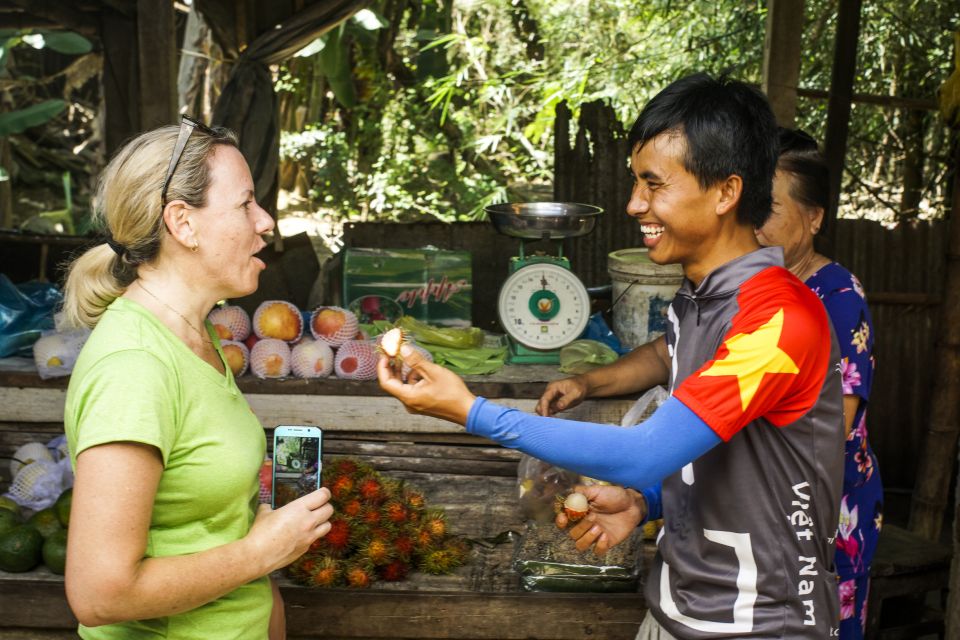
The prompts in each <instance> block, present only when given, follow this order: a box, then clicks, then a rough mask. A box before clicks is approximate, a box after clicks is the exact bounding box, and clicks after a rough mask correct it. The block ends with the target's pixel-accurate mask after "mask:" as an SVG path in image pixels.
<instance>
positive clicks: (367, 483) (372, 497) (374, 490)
mask: <svg viewBox="0 0 960 640" xmlns="http://www.w3.org/2000/svg"><path fill="white" fill-rule="evenodd" d="M357 491H359V493H360V496H361V497H362V498H363V499H364V500H366V501H368V502H374V503H380V502H383V499H384V498H385V497H386V496H385V494H384V490H383V482H381V480H380V479H379V478H378V477H377V476H375V475H373V474H370V475H368V476H366V477H365V478H363V479H362V480H360V482H359V484H358V485H357Z"/></svg>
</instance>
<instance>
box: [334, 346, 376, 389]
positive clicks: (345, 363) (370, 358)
mask: <svg viewBox="0 0 960 640" xmlns="http://www.w3.org/2000/svg"><path fill="white" fill-rule="evenodd" d="M333 367H334V370H335V371H336V372H337V377H338V378H344V379H346V380H374V379H376V377H377V351H376V348H375V347H374V346H373V343H371V342H367V341H365V340H348V341H346V342H344V343H343V344H342V345H341V346H340V347H339V348H338V349H337V357H336V359H335V360H334V363H333Z"/></svg>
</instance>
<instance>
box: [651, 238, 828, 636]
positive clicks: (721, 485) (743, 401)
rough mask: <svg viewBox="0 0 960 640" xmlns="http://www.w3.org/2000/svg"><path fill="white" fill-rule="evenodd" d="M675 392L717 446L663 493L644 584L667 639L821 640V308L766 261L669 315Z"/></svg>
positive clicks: (776, 259)
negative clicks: (659, 526)
mask: <svg viewBox="0 0 960 640" xmlns="http://www.w3.org/2000/svg"><path fill="white" fill-rule="evenodd" d="M669 319H670V322H669V327H668V331H667V345H668V349H669V353H670V356H671V358H672V372H671V373H672V380H671V392H672V393H673V395H674V396H675V397H676V398H677V399H679V400H680V401H681V402H683V403H684V404H685V405H686V406H687V407H689V408H690V409H691V410H693V411H694V413H696V414H697V415H698V416H699V417H700V418H701V419H702V420H703V421H704V422H706V423H707V424H708V425H709V426H710V427H711V428H712V429H713V430H714V431H715V432H716V433H717V434H718V435H719V436H720V437H721V438H722V439H723V440H724V442H722V443H721V444H720V445H718V446H716V447H715V448H713V449H712V450H711V451H709V452H708V453H706V454H705V455H703V456H701V457H700V458H698V459H697V460H695V461H694V462H692V463H690V464H688V465H686V466H685V467H684V468H683V469H682V470H681V471H680V472H678V473H675V474H674V475H672V476H670V477H668V478H667V479H665V480H664V482H663V513H664V521H665V526H664V528H663V530H662V531H661V534H660V538H659V539H658V541H657V545H658V549H657V555H656V558H655V560H654V563H653V568H652V571H651V573H650V575H649V576H648V578H647V583H646V598H647V603H648V606H649V607H650V609H651V612H652V613H653V615H654V616H655V617H656V618H657V620H658V621H659V622H660V623H661V624H662V625H663V626H664V628H666V629H667V630H668V631H669V632H670V633H671V634H673V635H675V636H676V637H677V638H683V639H687V638H741V637H750V638H828V637H831V636H835V635H837V627H838V622H839V603H838V599H837V585H836V576H835V574H834V571H833V555H834V537H835V535H836V529H837V522H838V517H839V503H840V489H841V480H842V475H843V442H844V433H843V423H842V420H843V417H842V415H843V413H842V391H841V385H840V371H839V361H840V357H839V350H838V348H837V342H836V339H835V338H834V337H833V335H832V329H831V326H830V322H829V320H828V318H827V315H826V312H825V310H824V309H823V306H822V304H821V303H820V301H819V300H818V299H817V297H816V296H815V295H814V294H813V293H812V292H811V291H810V290H809V289H807V287H806V286H804V284H803V283H802V282H800V281H799V280H798V279H796V278H795V277H793V276H792V275H791V274H790V273H789V272H787V271H786V270H785V269H783V268H782V253H781V252H780V250H779V249H776V248H769V249H762V250H759V251H755V252H753V253H750V254H748V255H746V256H743V257H741V258H738V259H736V260H733V261H731V262H729V263H727V264H725V265H723V266H722V267H720V268H719V269H717V270H715V271H714V272H712V273H711V274H710V275H709V276H708V277H707V278H706V279H705V280H704V281H703V282H702V283H701V284H700V286H699V287H697V288H696V289H694V288H693V286H692V284H691V283H690V282H689V281H685V282H684V284H683V286H682V287H681V289H680V291H679V292H678V294H677V297H676V298H675V299H674V301H673V304H672V305H671V307H670V309H669Z"/></svg>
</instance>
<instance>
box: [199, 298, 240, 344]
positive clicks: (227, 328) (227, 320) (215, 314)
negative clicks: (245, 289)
mask: <svg viewBox="0 0 960 640" xmlns="http://www.w3.org/2000/svg"><path fill="white" fill-rule="evenodd" d="M207 320H209V321H210V324H212V325H213V328H214V329H215V330H216V332H217V335H218V336H220V339H221V340H236V341H237V342H243V341H244V340H246V339H247V337H248V336H249V335H250V315H249V314H248V313H247V312H246V311H245V310H244V308H243V307H238V306H237V305H233V304H225V305H223V306H217V307H214V308H213V310H212V311H210V313H209V314H207Z"/></svg>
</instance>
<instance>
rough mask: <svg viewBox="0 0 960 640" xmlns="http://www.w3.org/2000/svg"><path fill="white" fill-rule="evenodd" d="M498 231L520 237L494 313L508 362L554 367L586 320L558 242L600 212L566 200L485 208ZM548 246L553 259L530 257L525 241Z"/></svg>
mask: <svg viewBox="0 0 960 640" xmlns="http://www.w3.org/2000/svg"><path fill="white" fill-rule="evenodd" d="M484 210H485V211H486V212H487V215H489V216H490V220H491V222H493V226H494V227H495V228H496V230H497V231H498V232H499V233H502V234H504V235H507V236H510V237H513V238H520V255H518V256H514V257H512V258H511V259H510V275H509V277H508V278H507V279H506V281H505V282H504V283H503V286H502V287H500V296H499V299H498V303H497V312H498V315H499V317H500V324H501V325H502V326H503V329H504V331H506V333H507V342H508V344H509V351H508V353H507V362H510V363H514V364H559V363H560V348H561V347H564V346H566V345H567V344H570V343H571V342H573V341H574V340H576V339H577V338H578V337H579V336H580V334H581V333H583V330H584V329H585V328H586V326H587V322H588V320H589V319H590V296H589V294H588V293H587V289H586V287H584V286H583V283H582V282H580V279H579V278H577V276H576V275H574V273H573V272H572V271H571V270H570V261H569V260H568V259H567V258H565V257H564V256H563V239H564V238H575V237H578V236H583V235H586V234H588V233H590V232H591V231H593V227H594V225H595V224H596V221H597V216H598V215H600V214H601V213H603V209H600V208H599V207H594V206H591V205H587V204H576V203H570V202H529V203H506V204H497V205H492V206H489V207H486V208H485V209H484ZM540 240H545V241H549V242H553V247H554V252H555V254H556V255H548V254H546V253H544V252H542V251H538V252H535V253H532V254H531V253H530V252H529V251H528V250H527V247H526V243H527V242H535V241H540Z"/></svg>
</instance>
